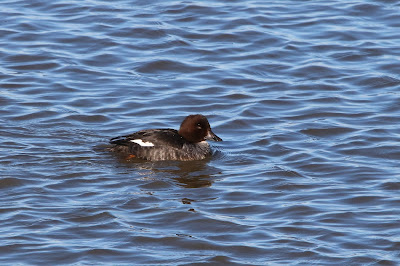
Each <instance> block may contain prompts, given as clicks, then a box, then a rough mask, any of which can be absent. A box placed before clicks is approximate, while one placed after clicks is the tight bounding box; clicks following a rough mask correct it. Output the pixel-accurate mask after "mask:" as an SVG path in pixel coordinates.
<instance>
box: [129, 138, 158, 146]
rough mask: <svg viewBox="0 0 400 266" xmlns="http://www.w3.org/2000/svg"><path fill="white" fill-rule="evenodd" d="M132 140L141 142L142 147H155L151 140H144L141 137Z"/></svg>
mask: <svg viewBox="0 0 400 266" xmlns="http://www.w3.org/2000/svg"><path fill="white" fill-rule="evenodd" d="M131 142H134V143H136V144H139V145H140V146H142V147H153V146H154V144H153V143H151V142H150V141H143V140H141V139H133V140H131Z"/></svg>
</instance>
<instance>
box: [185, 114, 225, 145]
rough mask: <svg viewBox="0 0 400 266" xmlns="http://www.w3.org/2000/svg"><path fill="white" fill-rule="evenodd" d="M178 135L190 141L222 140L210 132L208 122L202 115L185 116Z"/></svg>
mask: <svg viewBox="0 0 400 266" xmlns="http://www.w3.org/2000/svg"><path fill="white" fill-rule="evenodd" d="M178 133H179V135H181V136H182V137H183V138H184V139H186V140H187V141H190V142H194V143H197V142H200V141H204V140H214V141H222V139H221V138H220V137H218V136H217V135H215V134H214V132H212V130H211V127H210V123H208V120H207V118H206V117H205V116H204V115H199V114H197V115H189V116H187V117H186V118H185V119H184V120H183V122H182V124H181V127H180V128H179V132H178Z"/></svg>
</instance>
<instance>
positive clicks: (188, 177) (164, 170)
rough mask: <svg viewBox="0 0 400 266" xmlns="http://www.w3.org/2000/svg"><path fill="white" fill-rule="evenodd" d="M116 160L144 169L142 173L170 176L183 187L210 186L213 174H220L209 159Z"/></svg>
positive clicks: (129, 166) (160, 176) (159, 176)
mask: <svg viewBox="0 0 400 266" xmlns="http://www.w3.org/2000/svg"><path fill="white" fill-rule="evenodd" d="M117 159H118V162H119V163H120V164H122V165H124V166H126V167H128V168H135V169H139V170H142V171H143V170H145V172H142V175H146V176H153V177H154V176H157V177H158V178H170V179H171V180H174V181H175V184H177V185H178V186H181V187H184V188H201V187H210V186H211V185H212V184H213V182H214V176H215V175H216V174H221V170H220V169H217V168H215V167H212V166H210V165H209V164H208V162H209V161H210V160H211V159H206V160H200V161H189V162H182V161H160V162H149V161H144V160H140V159H130V160H126V159H125V158H119V157H117Z"/></svg>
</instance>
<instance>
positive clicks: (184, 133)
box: [109, 114, 222, 161]
mask: <svg viewBox="0 0 400 266" xmlns="http://www.w3.org/2000/svg"><path fill="white" fill-rule="evenodd" d="M207 140H211V141H222V139H221V138H220V137H218V136H217V135H216V134H215V133H214V132H213V131H212V130H211V126H210V123H209V122H208V119H207V118H206V117H205V116H204V115H201V114H193V115H188V116H186V117H185V119H184V120H183V121H182V123H181V125H180V128H179V130H176V129H171V128H165V129H145V130H140V131H137V132H134V133H132V134H129V135H125V136H118V137H115V138H112V139H110V144H112V145H113V147H111V148H110V149H109V150H110V151H112V152H115V153H118V154H119V155H123V156H126V158H127V159H133V158H137V159H144V160H148V161H166V160H173V161H194V160H203V159H205V158H207V157H209V156H210V155H212V151H211V148H210V145H209V144H208V142H207Z"/></svg>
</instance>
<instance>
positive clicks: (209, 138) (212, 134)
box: [206, 130, 222, 141]
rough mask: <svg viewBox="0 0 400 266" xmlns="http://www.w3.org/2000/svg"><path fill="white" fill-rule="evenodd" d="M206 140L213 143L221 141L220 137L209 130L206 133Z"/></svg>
mask: <svg viewBox="0 0 400 266" xmlns="http://www.w3.org/2000/svg"><path fill="white" fill-rule="evenodd" d="M206 139H207V140H213V141H222V139H221V138H220V137H218V136H217V135H215V134H214V132H212V131H211V130H210V131H208V135H207V136H206Z"/></svg>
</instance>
